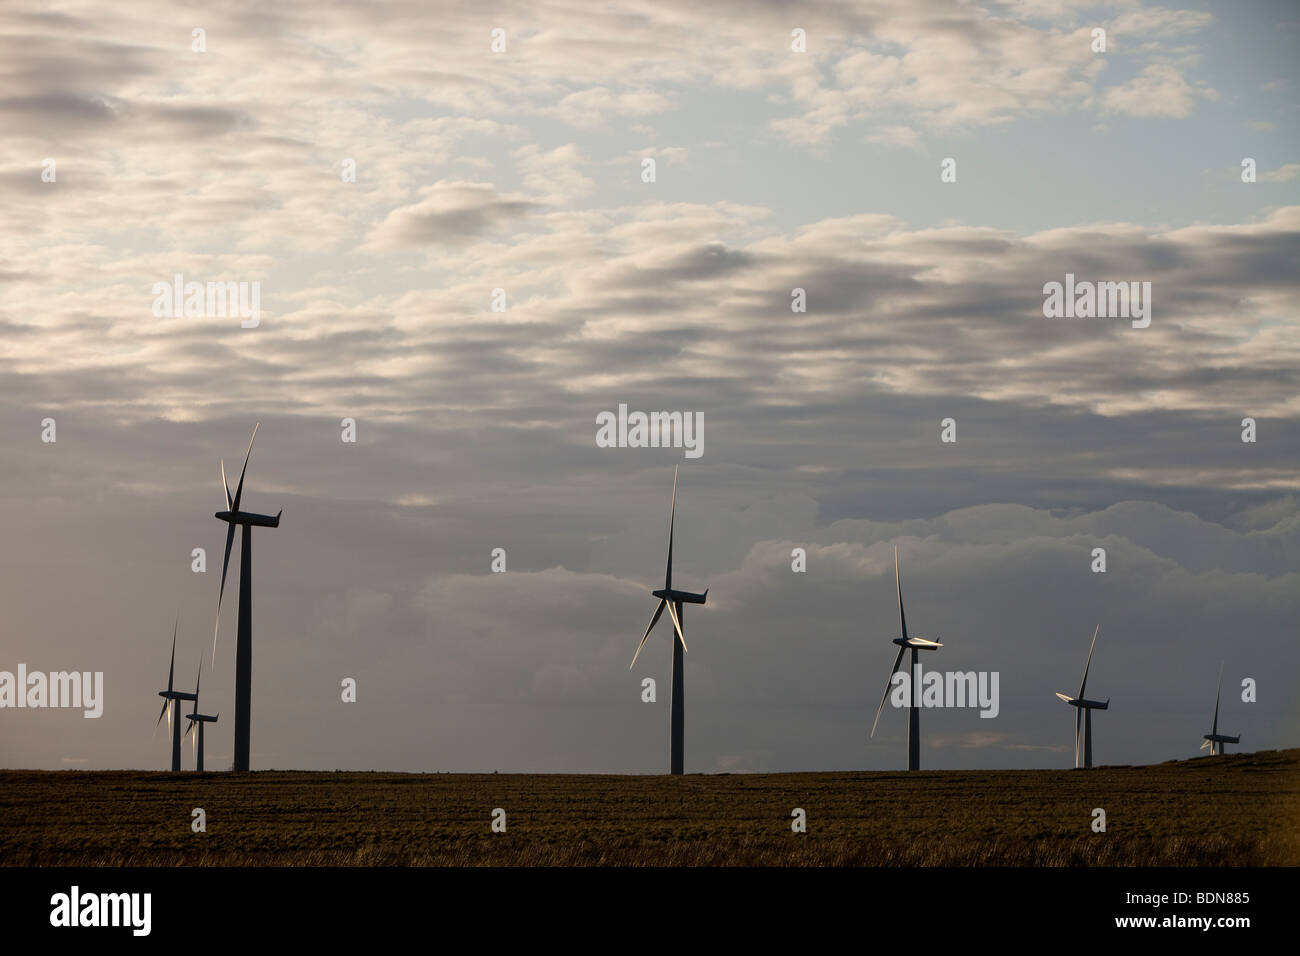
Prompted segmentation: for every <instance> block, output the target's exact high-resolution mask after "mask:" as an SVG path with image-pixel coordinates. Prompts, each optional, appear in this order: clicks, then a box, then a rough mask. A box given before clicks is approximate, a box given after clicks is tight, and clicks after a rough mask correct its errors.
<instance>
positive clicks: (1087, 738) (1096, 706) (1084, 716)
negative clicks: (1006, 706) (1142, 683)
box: [1056, 624, 1110, 770]
mask: <svg viewBox="0 0 1300 956" xmlns="http://www.w3.org/2000/svg"><path fill="white" fill-rule="evenodd" d="M1100 631H1101V625H1100V624H1098V625H1097V629H1096V630H1095V631H1093V632H1092V646H1091V647H1089V648H1088V663H1087V664H1085V665H1084V666H1083V681H1082V682H1080V684H1079V694H1078V696H1077V697H1069V696H1067V695H1065V694H1057V695H1056V696H1057V697H1059V698H1061V700H1063V701H1065V702H1066V703H1067V704H1069V705H1070V706H1071V707H1074V708H1076V710H1075V712H1074V767H1075V769H1076V770H1077V769H1078V768H1079V726H1080V724H1082V725H1083V766H1084V767H1091V766H1092V712H1093V711H1094V710H1106V709H1107V708H1108V707H1110V698H1109V697H1107V698H1106V699H1105V700H1104V701H1102V700H1088V699H1087V698H1086V697H1084V696H1083V689H1084V688H1085V687H1087V686H1088V668H1090V667H1091V666H1092V652H1093V650H1094V649H1095V648H1096V647H1097V634H1098V633H1099V632H1100Z"/></svg>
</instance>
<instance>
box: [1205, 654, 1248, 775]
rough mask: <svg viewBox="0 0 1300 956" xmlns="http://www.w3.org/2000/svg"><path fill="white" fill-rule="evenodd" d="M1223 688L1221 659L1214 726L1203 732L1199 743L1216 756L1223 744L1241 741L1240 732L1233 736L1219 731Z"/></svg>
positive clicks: (1221, 751)
mask: <svg viewBox="0 0 1300 956" xmlns="http://www.w3.org/2000/svg"><path fill="white" fill-rule="evenodd" d="M1221 690H1223V661H1220V662H1219V686H1218V687H1216V688H1215V689H1214V727H1213V728H1212V729H1211V730H1210V732H1209V733H1208V734H1205V735H1204V736H1205V742H1204V743H1203V744H1201V749H1202V750H1204V749H1205V748H1206V747H1209V748H1210V753H1212V754H1214V755H1215V756H1218V755H1219V754H1221V753H1224V749H1223V745H1224V744H1238V743H1241V734H1237V736H1235V737H1229V736H1228V735H1227V734H1221V733H1219V692H1220V691H1221Z"/></svg>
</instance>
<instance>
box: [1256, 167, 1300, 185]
mask: <svg viewBox="0 0 1300 956" xmlns="http://www.w3.org/2000/svg"><path fill="white" fill-rule="evenodd" d="M1297 178H1300V163H1287V164H1285V165H1284V166H1279V167H1278V168H1277V169H1270V170H1269V171H1268V172H1266V173H1260V174H1259V181H1260V182H1261V183H1289V182H1290V181H1291V180H1293V179H1297Z"/></svg>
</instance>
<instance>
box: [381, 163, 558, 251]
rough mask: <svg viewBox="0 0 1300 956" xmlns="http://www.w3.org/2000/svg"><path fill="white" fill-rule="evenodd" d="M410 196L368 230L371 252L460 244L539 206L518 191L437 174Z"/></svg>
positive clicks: (539, 204) (539, 206)
mask: <svg viewBox="0 0 1300 956" xmlns="http://www.w3.org/2000/svg"><path fill="white" fill-rule="evenodd" d="M417 196H418V197H419V198H418V199H417V201H416V202H414V203H411V204H410V205H407V206H402V207H399V208H397V209H394V210H393V211H392V212H390V213H389V214H388V215H387V216H386V217H385V218H384V221H383V222H382V223H380V224H379V225H378V226H377V227H376V228H375V229H374V230H373V231H372V232H371V234H370V237H369V239H368V240H367V243H366V246H365V248H366V249H368V250H370V251H374V252H383V251H387V250H392V249H402V248H411V247H418V246H428V245H463V244H465V243H466V242H469V241H472V240H474V239H477V238H478V237H480V236H482V235H483V234H485V233H487V232H489V231H490V230H492V229H496V228H498V227H501V226H503V225H506V224H508V223H510V222H512V221H514V220H517V219H519V218H521V217H523V216H525V215H527V214H528V213H530V212H532V211H534V210H536V209H539V208H541V203H539V202H536V201H534V200H531V199H528V198H526V197H524V196H523V195H522V194H502V193H499V192H497V190H496V189H495V188H494V187H493V186H492V185H491V184H490V183H476V182H459V181H447V180H440V181H439V182H436V183H434V184H432V185H431V186H425V187H423V188H421V189H420V190H419V191H418V192H417Z"/></svg>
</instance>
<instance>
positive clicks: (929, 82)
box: [0, 0, 1300, 773]
mask: <svg viewBox="0 0 1300 956" xmlns="http://www.w3.org/2000/svg"><path fill="white" fill-rule="evenodd" d="M1098 28H1100V29H1102V30H1104V31H1105V40H1106V49H1105V51H1104V52H1100V51H1096V50H1094V46H1095V45H1096V40H1095V39H1094V30H1095V29H1098ZM196 30H200V31H202V32H201V33H199V34H196V33H195V31H196ZM497 30H500V31H504V33H503V34H500V33H499V34H495V37H497V38H498V41H499V38H501V37H504V49H500V46H501V43H500V42H497V46H498V49H497V50H494V49H493V44H494V31H497ZM797 30H798V31H803V33H802V35H801V36H802V39H803V47H804V48H803V49H802V50H796V49H794V48H793V47H795V46H799V45H800V44H799V42H798V41H799V39H800V36H799V35H796V34H795V33H794V31H797ZM1298 43H1300V10H1297V8H1296V7H1295V6H1294V4H1291V3H1284V2H1278V3H1267V2H1258V0H1251V2H1236V3H1191V2H1183V3H1174V4H1171V5H1169V6H1153V5H1149V4H1142V3H1137V2H1128V3H1117V4H1104V5H1096V4H1091V3H1074V2H1067V0H1061V2H1058V0H1011V2H994V0H988V2H984V3H966V2H949V0H920V2H917V0H899V2H880V3H834V2H805V3H781V2H767V3H752V2H746V3H739V2H737V3H729V2H711V3H708V4H700V3H687V2H675V0H656V2H654V3H648V2H646V3H642V2H626V0H620V2H612V3H608V4H602V5H574V4H567V3H554V2H549V0H529V2H527V3H505V4H455V5H452V4H438V5H432V4H428V3H423V2H414V0H412V2H389V3H379V4H352V3H333V4H330V3H316V2H313V3H299V2H283V3H280V2H278V3H275V4H265V3H262V4H247V5H246V4H227V3H205V4H202V5H195V6H193V7H187V6H184V5H179V4H164V3H155V2H151V0H142V2H138V3H132V4H125V5H121V4H119V5H105V4H90V3H72V2H69V3H62V2H52V3H48V4H43V5H40V6H36V5H27V7H26V8H25V9H24V8H21V7H19V6H16V5H6V6H5V7H3V8H0V128H3V130H4V136H3V138H2V139H0V208H3V210H4V215H3V217H2V218H0V441H2V442H3V448H4V451H5V453H4V455H3V458H0V527H3V529H4V531H5V535H4V537H5V547H4V548H3V549H0V598H2V599H3V606H4V614H3V621H2V622H0V671H10V672H14V671H16V670H17V668H18V666H19V665H20V664H23V665H25V666H26V668H27V669H28V671H41V672H50V671H61V670H78V671H90V672H100V671H102V672H103V675H104V711H103V715H102V716H101V717H100V718H98V719H86V718H84V717H83V716H82V713H81V711H80V710H71V709H44V710H40V709H22V710H15V709H0V766H5V767H36V768H52V769H95V768H119V767H130V768H151V769H152V768H156V769H165V768H166V767H167V765H168V760H169V747H168V742H167V740H166V739H165V735H164V733H163V732H162V730H159V729H157V728H156V727H155V721H156V719H157V715H158V708H159V706H160V700H159V698H158V696H157V692H158V691H159V690H162V689H163V688H164V687H165V686H166V678H167V670H168V658H169V653H170V647H171V638H172V630H173V624H174V621H175V620H176V618H177V616H178V615H179V622H180V623H179V638H178V649H177V665H176V669H177V679H178V683H179V684H181V685H183V686H184V687H185V689H189V688H190V685H191V684H192V682H193V678H194V674H195V672H196V671H197V670H198V668H199V666H200V661H201V660H202V661H203V664H202V667H203V674H202V700H201V707H200V710H201V711H203V712H206V713H211V714H217V713H220V715H221V718H220V721H219V722H218V723H217V724H215V725H210V726H209V728H208V735H207V765H208V767H209V768H214V767H216V768H224V767H227V766H229V764H230V761H231V759H232V752H233V750H232V748H233V744H232V732H233V708H234V701H233V695H234V644H235V616H236V615H235V613H234V610H235V607H236V598H237V590H236V586H237V582H238V578H237V573H236V565H237V562H238V549H236V550H235V554H234V555H233V556H232V559H231V575H232V580H231V581H230V582H229V583H228V585H227V590H226V596H225V610H224V611H223V613H222V616H221V622H220V632H219V637H218V642H217V649H216V658H215V665H214V664H213V659H212V657H211V656H210V655H211V653H212V644H213V630H214V622H215V620H216V616H215V612H216V603H217V592H218V587H219V581H220V572H221V567H220V566H221V551H222V548H223V545H224V535H225V525H224V524H223V523H221V522H219V521H217V520H215V519H214V517H213V512H214V511H216V510H219V509H220V508H222V507H223V505H224V494H223V492H222V490H221V470H220V469H221V463H222V461H223V460H224V462H225V465H226V469H227V472H228V473H232V474H231V480H232V481H233V480H234V474H233V473H237V470H238V468H239V465H240V462H241V460H242V455H243V453H244V450H245V449H246V447H247V443H248V439H249V436H250V434H251V433H252V430H253V426H254V424H255V423H258V422H260V423H261V424H260V430H259V432H258V435H257V441H256V444H255V446H254V449H253V452H252V458H251V463H250V464H249V467H248V477H247V482H246V485H245V491H244V505H245V507H247V508H249V509H252V510H254V511H259V512H266V513H275V512H276V511H279V510H280V509H283V512H284V515H283V518H282V521H281V524H280V527H279V528H278V529H275V530H266V529H256V530H255V532H254V534H253V554H254V559H253V560H254V569H253V571H254V574H253V577H254V583H253V645H254V657H253V660H254V663H253V727H252V752H253V756H252V762H253V767H254V768H255V769H271V768H301V769H322V770H329V769H382V770H402V771H434V770H439V771H491V770H499V771H502V772H507V771H529V772H569V771H576V772H617V773H659V772H664V771H665V770H666V769H667V765H668V730H669V727H668V701H669V677H670V659H671V643H670V641H669V633H670V631H669V628H668V626H667V622H666V621H661V623H660V624H659V625H658V627H657V628H656V630H655V632H654V633H652V634H651V636H650V640H649V641H648V642H647V645H646V647H645V649H644V651H643V652H642V654H641V657H640V659H639V660H638V661H637V663H636V666H635V668H633V669H629V666H628V665H629V663H630V662H631V661H632V655H633V652H634V651H635V649H636V646H637V642H638V640H639V639H640V637H641V634H642V632H643V631H644V629H645V626H646V625H647V624H648V623H649V620H650V616H651V614H652V613H653V611H654V609H655V603H656V602H655V599H654V598H652V597H651V596H650V594H649V591H650V590H651V589H653V588H656V587H660V586H661V585H662V573H663V562H664V558H665V550H666V544H667V540H666V539H667V525H668V517H669V515H668V512H669V501H670V497H671V494H672V487H673V473H674V468H675V467H678V466H680V467H679V474H678V486H677V512H676V515H677V516H676V537H675V551H674V581H675V583H676V584H677V585H678V586H680V587H684V588H688V589H690V590H695V591H703V590H704V589H705V588H708V589H709V598H708V603H707V605H705V606H704V607H690V608H688V612H687V617H688V620H687V621H686V634H687V639H688V647H689V651H688V653H687V654H686V677H685V700H686V769H687V771H688V772H747V771H754V772H771V771H803V770H840V769H865V770H892V769H899V768H901V767H903V766H905V763H906V714H905V712H904V711H903V710H898V709H895V708H893V707H891V706H889V705H888V704H887V705H886V707H885V711H884V713H883V714H882V716H881V719H880V726H879V728H878V729H877V731H876V733H875V736H874V737H871V736H870V735H869V732H870V729H871V724H872V720H873V718H874V716H875V710H876V706H877V704H878V702H879V700H880V697H881V693H882V691H883V690H884V689H885V686H886V679H887V677H888V675H889V668H890V665H891V664H892V661H893V657H894V652H895V647H894V645H892V644H891V643H890V641H891V640H892V639H893V638H895V637H896V636H898V609H897V599H896V595H895V583H894V580H893V578H894V567H893V555H894V548H895V546H897V548H898V553H899V556H900V563H901V574H902V586H903V593H904V597H905V598H906V601H907V609H908V622H909V630H910V632H911V633H912V634H913V635H915V636H922V637H928V638H933V639H937V640H940V641H942V642H943V644H944V646H943V648H942V649H941V650H939V651H937V652H933V653H929V654H927V655H926V656H925V657H924V658H923V660H922V664H923V666H924V667H926V668H936V669H939V670H942V671H959V672H966V671H976V672H990V673H992V672H996V673H997V674H998V676H999V685H998V686H999V696H1000V700H999V712H998V714H997V716H996V717H992V718H981V717H980V716H979V712H978V710H976V709H970V708H933V709H926V710H925V711H924V712H923V713H922V715H921V725H922V734H923V742H922V750H921V760H922V766H923V767H926V768H1003V767H1007V768H1010V767H1017V768H1020V767H1024V768H1036V767H1065V766H1070V765H1071V764H1072V763H1073V760H1074V754H1073V746H1074V740H1073V730H1074V713H1073V710H1072V709H1071V708H1069V707H1067V706H1066V705H1064V704H1063V703H1061V701H1059V700H1058V699H1057V698H1056V696H1055V694H1056V692H1058V691H1060V692H1066V693H1071V694H1072V693H1074V692H1075V691H1076V690H1077V684H1078V681H1079V679H1080V677H1081V674H1082V670H1083V665H1084V661H1085V658H1086V656H1087V652H1088V645H1089V642H1090V640H1091V637H1092V634H1093V631H1094V629H1095V628H1097V627H1098V626H1100V636H1099V637H1098V640H1097V647H1096V653H1095V656H1094V658H1093V660H1092V665H1091V673H1090V676H1089V683H1088V696H1090V697H1100V698H1102V699H1105V698H1110V699H1111V705H1110V709H1109V710H1108V711H1107V712H1105V713H1100V714H1097V715H1096V716H1095V720H1094V731H1093V733H1094V751H1095V754H1094V756H1095V760H1096V761H1097V762H1098V763H1112V764H1143V763H1155V762H1160V761H1164V760H1171V759H1181V758H1187V757H1192V756H1196V755H1197V754H1198V753H1199V752H1200V751H1198V747H1199V745H1200V743H1201V735H1202V734H1204V733H1207V732H1209V730H1210V722H1211V719H1212V711H1213V706H1214V692H1215V683H1216V680H1217V677H1218V672H1219V667H1220V662H1222V663H1223V674H1224V678H1223V683H1224V697H1223V701H1222V708H1221V717H1220V730H1221V731H1224V732H1228V733H1234V734H1235V733H1241V734H1242V743H1241V747H1242V749H1247V750H1256V749H1272V748H1281V747H1294V746H1297V745H1300V697H1298V695H1297V691H1298V690H1300V688H1298V687H1297V681H1296V674H1297V673H1300V646H1298V642H1297V638H1298V637H1300V634H1298V633H1297V621H1298V620H1300V470H1298V468H1297V466H1298V465H1300V425H1298V424H1297V416H1298V415H1300V334H1298V333H1300V312H1298V311H1297V303H1298V301H1300V298H1298V296H1297V291H1298V285H1300V274H1298V272H1297V268H1296V264H1297V258H1298V254H1300V138H1298V136H1297V124H1296V120H1297V97H1296V91H1297V85H1298V84H1300V67H1298V66H1297V64H1298V63H1300V58H1297V57H1296V48H1297V44H1298ZM1247 159H1249V160H1251V161H1253V162H1252V163H1251V164H1250V165H1251V166H1252V167H1253V168H1254V170H1255V175H1254V181H1253V182H1245V181H1243V161H1244V160H1247ZM647 160H653V163H654V166H653V168H654V176H653V180H652V181H647V179H648V178H649V177H648V176H647V173H646V161H647ZM946 160H951V161H952V162H951V163H945V161H946ZM945 168H948V169H949V170H955V181H944V178H943V175H942V173H943V171H944V169H945ZM352 171H354V172H355V175H352ZM948 178H949V179H951V178H952V177H951V176H949V177H948ZM177 274H180V275H182V276H183V277H184V280H185V281H187V282H188V281H199V282H235V283H246V284H247V286H246V287H245V288H248V289H251V288H252V284H253V283H257V289H258V294H259V302H260V315H259V316H258V319H259V321H258V322H257V324H256V325H255V327H244V325H245V323H243V322H241V319H240V317H239V316H232V315H220V314H202V315H186V314H184V313H183V311H182V313H181V314H177V315H166V314H163V315H161V316H160V315H159V314H158V310H157V309H156V308H155V305H156V299H157V296H158V293H157V292H156V291H155V284H157V283H162V284H164V285H165V284H169V283H171V282H172V281H173V277H174V276H175V275H177ZM1067 274H1070V275H1074V276H1076V277H1077V279H1079V280H1080V281H1095V282H1102V281H1107V282H1114V281H1124V282H1138V283H1147V282H1149V283H1150V289H1151V293H1150V300H1149V305H1150V319H1151V321H1150V324H1149V325H1148V326H1146V327H1144V328H1138V327H1134V326H1133V324H1132V323H1131V322H1130V321H1129V320H1128V319H1126V318H1118V319H1117V318H1068V319H1067V318H1048V317H1045V315H1044V310H1043V306H1044V299H1045V294H1044V286H1045V284H1047V283H1050V282H1064V281H1065V277H1066V275H1067ZM795 289H802V290H803V299H804V302H805V305H806V311H794V310H793V308H794V307H793V303H794V301H795V300H794V293H793V290H795ZM495 290H501V291H500V293H498V292H496V291H495ZM502 299H503V300H504V304H505V308H504V311H494V309H493V305H494V300H495V302H496V304H500V302H501V301H502ZM621 404H622V405H626V406H628V408H629V409H631V410H641V411H646V412H649V411H678V412H683V413H693V414H697V415H701V416H702V417H703V422H704V428H703V432H702V439H703V440H702V445H701V448H702V451H703V453H702V454H701V455H700V456H699V457H688V456H687V455H686V454H684V449H682V448H637V447H613V448H611V447H599V446H598V444H597V441H596V436H597V417H598V416H599V415H600V414H601V413H602V412H606V411H616V410H617V409H618V407H619V406H620V405H621ZM1245 418H1251V419H1253V420H1254V422H1255V426H1254V427H1255V441H1253V442H1244V441H1243V440H1242V435H1243V419H1245ZM51 419H52V420H53V422H54V435H53V437H54V440H53V441H49V440H46V439H48V438H49V437H50V435H49V428H48V426H47V425H46V424H45V422H46V421H47V420H51ZM344 419H351V420H353V421H354V422H355V437H356V440H355V442H349V441H344V440H343V438H344V437H345V436H344V426H343V421H344ZM946 419H952V420H953V422H954V423H955V424H954V430H955V438H956V440H955V441H943V440H941V439H942V434H941V433H942V425H941V423H942V422H944V420H946ZM195 548H202V549H204V551H205V555H206V570H205V571H203V572H201V573H200V572H195V571H194V570H193V569H192V562H193V558H192V554H193V549H195ZM1096 548H1104V549H1105V553H1106V571H1105V572H1104V573H1096V572H1094V571H1093V570H1092V566H1093V564H1094V558H1093V552H1094V549H1096ZM494 549H503V551H504V554H505V565H506V570H505V571H504V572H493V571H492V570H491V565H492V560H493V552H494ZM795 549H803V551H804V553H805V554H806V570H805V571H801V572H799V571H795V570H794V569H793V564H794V561H793V557H792V555H793V553H794V550H795ZM347 678H351V679H353V680H354V681H355V682H356V700H355V702H345V701H344V700H343V699H342V696H343V695H342V692H341V686H342V682H343V681H344V680H345V679H347ZM645 678H653V679H654V680H655V681H656V682H657V692H656V700H655V701H654V702H645V701H643V700H642V696H643V695H642V681H643V680H644V679H645ZM1243 681H1250V682H1253V683H1254V685H1255V687H1256V699H1255V700H1254V701H1250V702H1247V701H1243V700H1242V699H1241V698H1242V682H1243ZM191 765H192V764H191V756H190V753H189V746H188V744H187V745H186V751H185V766H187V767H188V766H191Z"/></svg>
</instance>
